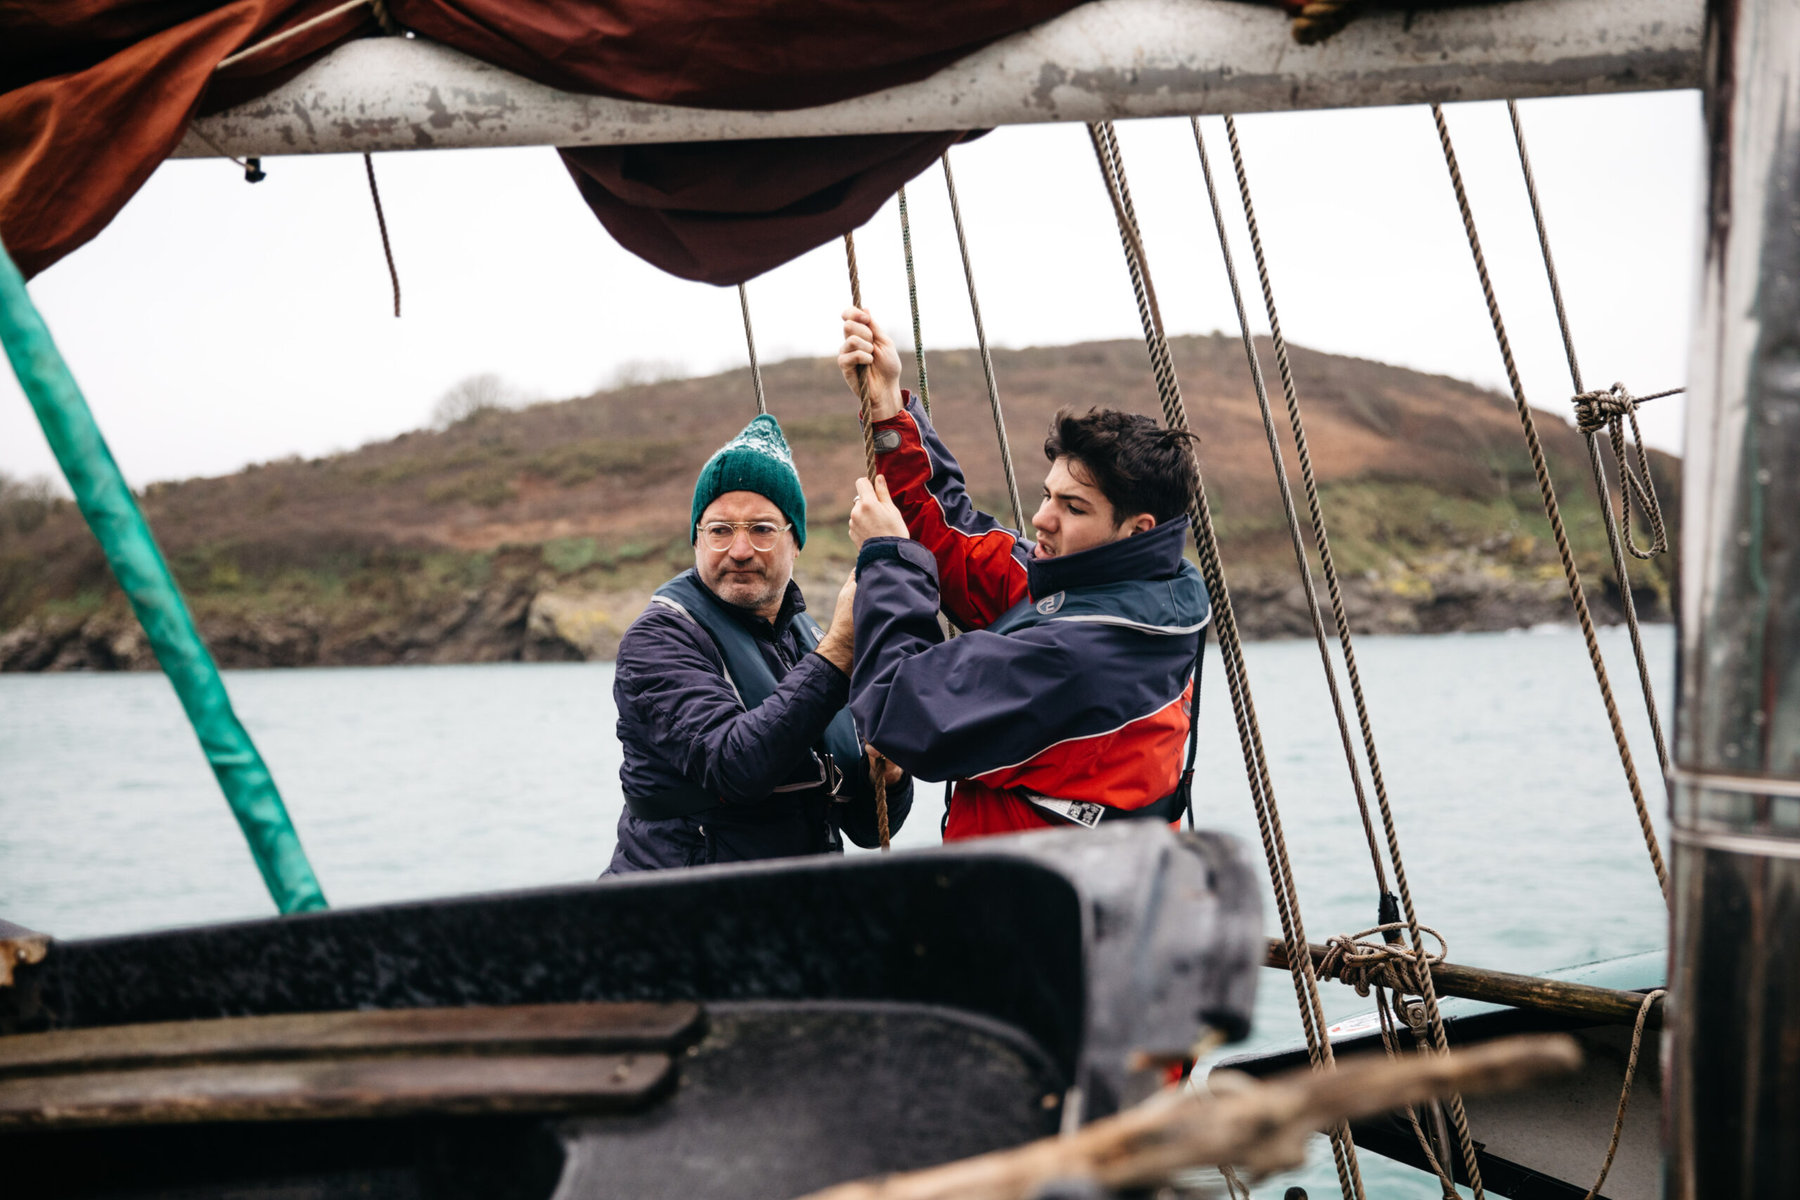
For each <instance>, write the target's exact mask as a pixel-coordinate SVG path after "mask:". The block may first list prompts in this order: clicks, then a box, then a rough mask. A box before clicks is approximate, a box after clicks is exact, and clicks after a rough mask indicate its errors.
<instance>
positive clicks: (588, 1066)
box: [0, 1053, 673, 1131]
mask: <svg viewBox="0 0 1800 1200" xmlns="http://www.w3.org/2000/svg"><path fill="white" fill-rule="evenodd" d="M672 1075H673V1064H672V1063H671V1060H670V1058H669V1056H668V1055H666V1054H660V1053H650V1054H642V1053H638V1054H576V1055H564V1056H557V1057H525V1056H514V1055H454V1056H449V1057H442V1058H350V1059H319V1060H309V1061H302V1062H251V1063H229V1064H212V1065H206V1066H185V1067H151V1068H146V1069H143V1070H135V1071H84V1072H79V1073H75V1074H69V1075H45V1076H27V1077H24V1078H18V1079H5V1080H0V1131H6V1130H15V1129H25V1128H32V1129H43V1128H73V1127H79V1126H86V1125H166V1124H175V1123H186V1122H196V1121H280V1120H326V1119H343V1118H369V1117H401V1116H416V1115H422V1114H459V1115H466V1114H476V1113H508V1112H595V1111H601V1112H604V1111H620V1110H629V1109H634V1108H638V1107H641V1106H642V1105H643V1104H645V1103H646V1102H648V1101H650V1100H651V1099H653V1098H654V1097H655V1096H656V1095H657V1093H658V1092H659V1091H660V1090H661V1089H662V1088H663V1087H664V1086H665V1085H666V1084H667V1083H668V1082H669V1081H670V1080H671V1078H672Z"/></svg>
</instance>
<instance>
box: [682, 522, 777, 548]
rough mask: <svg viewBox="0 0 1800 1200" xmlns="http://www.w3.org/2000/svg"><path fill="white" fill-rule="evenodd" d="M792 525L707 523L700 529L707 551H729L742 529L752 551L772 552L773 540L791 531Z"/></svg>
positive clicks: (772, 523)
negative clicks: (746, 535)
mask: <svg viewBox="0 0 1800 1200" xmlns="http://www.w3.org/2000/svg"><path fill="white" fill-rule="evenodd" d="M793 527H794V526H793V525H792V523H789V524H787V525H777V524H775V523H774V522H772V521H709V522H708V523H706V524H705V525H702V526H701V527H700V533H701V536H703V537H704V538H705V539H706V546H707V549H709V550H729V549H731V543H733V542H735V541H736V540H737V531H738V530H740V529H742V530H743V531H744V532H746V533H748V534H749V535H750V548H751V549H752V550H773V549H774V548H775V539H776V538H778V537H780V536H781V535H782V534H784V533H786V532H787V531H788V530H790V529H792V528H793Z"/></svg>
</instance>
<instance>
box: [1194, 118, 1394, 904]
mask: <svg viewBox="0 0 1800 1200" xmlns="http://www.w3.org/2000/svg"><path fill="white" fill-rule="evenodd" d="M1189 120H1190V121H1191V122H1192V124H1193V127H1194V145H1195V146H1196V147H1197V148H1198V149H1199V151H1200V174H1201V177H1202V178H1203V179H1204V180H1205V181H1206V198H1207V200H1208V202H1209V203H1210V204H1211V206H1212V214H1213V225H1214V227H1215V228H1216V229H1217V230H1218V234H1219V253H1220V255H1221V256H1222V257H1223V258H1224V260H1225V279H1226V282H1227V283H1228V284H1230V286H1231V303H1232V305H1233V306H1234V307H1235V308H1236V309H1237V319H1238V335H1239V337H1240V338H1242V340H1243V343H1244V357H1245V358H1247V359H1248V360H1249V363H1250V382H1251V383H1252V384H1253V385H1254V386H1255V389H1256V404H1257V407H1258V408H1259V409H1260V410H1261V411H1262V421H1263V433H1264V435H1265V436H1266V437H1267V438H1268V442H1269V457H1270V460H1271V461H1272V462H1273V464H1274V468H1275V484H1276V488H1277V490H1278V491H1279V492H1280V494H1281V506H1282V509H1283V510H1284V511H1285V513H1286V514H1287V525H1288V536H1289V537H1290V539H1291V540H1292V541H1293V544H1294V562H1295V564H1296V565H1297V566H1298V568H1299V571H1300V584H1301V587H1302V589H1303V591H1304V592H1305V595H1306V608H1307V612H1308V614H1309V615H1310V616H1311V618H1312V627H1313V637H1314V639H1315V640H1316V641H1317V642H1318V645H1319V660H1320V662H1321V663H1322V664H1323V665H1324V668H1325V686H1326V689H1327V690H1328V691H1329V692H1330V693H1331V707H1332V710H1333V711H1334V712H1335V713H1336V714H1337V726H1338V738H1339V740H1340V741H1341V742H1342V743H1343V746H1344V761H1345V763H1346V764H1347V765H1348V766H1349V768H1350V785H1351V787H1352V789H1353V790H1354V791H1355V793H1356V808H1357V811H1358V812H1359V813H1361V814H1362V826H1363V835H1364V836H1365V837H1366V838H1367V839H1368V843H1369V861H1370V863H1371V865H1373V866H1374V868H1375V884H1376V887H1377V888H1379V889H1380V891H1381V892H1382V893H1383V894H1386V892H1387V890H1388V882H1387V870H1386V868H1385V867H1384V866H1383V865H1382V862H1381V848H1380V846H1379V845H1378V844H1377V843H1376V840H1375V823H1374V821H1373V819H1372V818H1371V817H1370V816H1369V800H1368V797H1367V796H1366V795H1365V794H1364V793H1363V783H1362V769H1361V768H1360V767H1359V766H1358V765H1357V761H1356V748H1355V745H1354V743H1353V742H1352V739H1351V736H1350V721H1349V718H1348V717H1346V716H1345V715H1344V700H1343V697H1342V696H1341V695H1340V694H1339V692H1338V682H1337V669H1336V667H1335V665H1334V664H1333V663H1332V661H1331V652H1330V649H1329V648H1328V647H1327V644H1326V640H1325V618H1324V614H1323V613H1321V612H1320V610H1319V593H1318V590H1317V589H1316V588H1315V587H1314V586H1313V578H1312V567H1311V565H1310V564H1309V563H1308V561H1307V558H1306V548H1305V546H1304V544H1303V542H1302V539H1301V533H1300V519H1299V517H1298V515H1297V514H1296V512H1295V510H1294V493H1293V489H1292V488H1291V487H1289V485H1288V476H1287V465H1286V462H1285V461H1284V459H1283V457H1282V452H1281V439H1280V437H1279V436H1278V435H1277V434H1276V432H1275V418H1274V414H1273V413H1272V412H1271V410H1270V407H1269V391H1268V387H1267V386H1266V384H1265V382H1264V380H1263V371H1262V363H1261V361H1260V360H1259V359H1258V358H1257V354H1256V343H1255V342H1254V341H1253V340H1252V338H1251V336H1250V318H1249V317H1248V316H1247V315H1246V313H1245V311H1244V295H1243V291H1242V289H1241V288H1240V287H1239V286H1238V275H1237V265H1236V263H1235V262H1234V261H1233V259H1232V255H1231V240H1230V238H1229V237H1227V236H1226V233H1225V211H1224V209H1223V208H1221V207H1220V205H1219V193H1218V190H1217V188H1215V187H1214V185H1213V173H1212V162H1211V160H1210V159H1209V157H1208V156H1207V153H1206V140H1205V139H1204V138H1203V137H1201V134H1200V118H1199V117H1191V118H1189ZM1227 128H1228V129H1229V128H1230V127H1229V126H1228V127H1227ZM1232 158H1233V161H1234V162H1236V161H1238V157H1237V154H1236V143H1235V140H1234V142H1233V156H1232ZM1238 186H1239V191H1240V193H1241V194H1242V196H1243V201H1244V212H1245V215H1246V217H1247V218H1248V220H1249V222H1250V230H1251V233H1250V238H1251V245H1252V246H1253V247H1254V248H1255V249H1256V251H1257V254H1256V266H1257V274H1258V276H1259V277H1260V278H1261V279H1262V281H1263V303H1264V305H1265V307H1267V309H1268V311H1269V326H1270V328H1271V329H1272V330H1274V339H1275V352H1276V357H1277V361H1279V362H1280V363H1281V366H1282V371H1281V380H1282V387H1283V389H1284V390H1285V391H1286V393H1287V397H1288V415H1289V419H1290V421H1291V422H1292V423H1293V426H1294V429H1295V433H1296V442H1297V444H1298V446H1299V447H1300V471H1301V476H1302V478H1303V479H1304V480H1305V482H1306V485H1307V486H1306V499H1307V504H1308V506H1309V507H1310V509H1311V511H1312V527H1313V537H1314V539H1315V540H1316V541H1317V542H1318V544H1319V546H1320V554H1321V556H1322V558H1323V559H1324V560H1325V561H1329V555H1330V553H1331V550H1330V543H1329V542H1328V541H1326V540H1325V536H1324V534H1325V529H1324V518H1323V516H1322V514H1321V512H1320V509H1319V502H1318V488H1317V487H1316V486H1314V484H1313V477H1312V460H1311V458H1310V457H1309V456H1308V454H1307V450H1306V435H1305V433H1304V432H1301V430H1300V410H1299V407H1298V401H1297V400H1296V398H1295V395H1294V388H1293V379H1292V375H1291V373H1290V372H1289V371H1288V370H1287V344H1286V342H1285V341H1283V340H1282V337H1281V320H1280V318H1279V317H1278V316H1276V314H1275V297H1274V293H1273V292H1272V291H1271V290H1270V286H1269V282H1268V278H1269V275H1268V269H1267V267H1266V266H1265V264H1264V263H1263V256H1262V239H1261V236H1260V235H1259V234H1258V233H1257V231H1256V218H1255V215H1254V213H1255V209H1254V208H1252V207H1251V205H1250V192H1249V185H1248V183H1247V182H1246V180H1245V176H1244V174H1243V172H1242V170H1241V169H1240V171H1239V173H1238ZM1326 578H1327V580H1332V579H1334V578H1335V572H1334V571H1329V569H1328V574H1327V576H1326ZM1333 600H1334V603H1333V605H1332V612H1333V615H1334V617H1335V619H1336V621H1337V628H1338V637H1339V638H1340V639H1342V638H1343V637H1344V636H1345V632H1346V629H1347V623H1346V621H1345V618H1344V612H1343V606H1342V604H1341V602H1338V601H1337V598H1336V589H1335V588H1334V589H1333ZM1371 742H1372V739H1371V738H1370V737H1369V736H1368V734H1367V728H1366V726H1365V735H1364V745H1365V746H1368V745H1370V744H1371Z"/></svg>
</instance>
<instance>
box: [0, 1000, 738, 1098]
mask: <svg viewBox="0 0 1800 1200" xmlns="http://www.w3.org/2000/svg"><path fill="white" fill-rule="evenodd" d="M701 1023H702V1020H701V1009H700V1006H699V1005H697V1004H692V1003H687V1002H677V1003H672V1004H638V1003H618V1004H524V1005H513V1006H507V1007H480V1008H408V1009H384V1010H378V1011H368V1012H323V1013H294V1014H288V1015H281V1016H268V1017H228V1018H223V1019H220V1020H212V1021H173V1022H167V1023H160V1024H149V1025H112V1026H106V1027H104V1028H100V1029H79V1030H67V1031H59V1032H52V1033H32V1034H18V1035H15V1036H12V1037H0V1081H3V1080H6V1079H9V1078H17V1077H21V1076H26V1075H44V1074H51V1073H69V1072H76V1071H101V1070H117V1069H125V1068H136V1067H175V1066H187V1065H200V1064H207V1063H230V1062H241V1061H247V1060H252V1059H254V1060H259V1061H280V1060H292V1059H305V1058H336V1059H342V1058H350V1057H372V1056H389V1057H392V1056H407V1055H410V1056H422V1055H433V1054H436V1055H442V1054H461V1055H478V1054H494V1055H521V1054H595V1053H600V1052H603V1051H623V1050H659V1049H661V1050H667V1049H673V1048H676V1047H679V1046H683V1045H686V1044H688V1043H689V1042H691V1041H694V1040H696V1039H697V1038H698V1037H699V1034H700V1030H701Z"/></svg>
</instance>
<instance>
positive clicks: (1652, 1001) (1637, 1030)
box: [1582, 988, 1669, 1200]
mask: <svg viewBox="0 0 1800 1200" xmlns="http://www.w3.org/2000/svg"><path fill="white" fill-rule="evenodd" d="M1668 994H1669V993H1668V990H1667V989H1666V988H1657V989H1655V990H1654V991H1650V992H1646V993H1644V1002H1643V1003H1642V1004H1641V1005H1639V1006H1638V1014H1637V1023H1636V1024H1635V1025H1634V1026H1633V1027H1632V1030H1631V1057H1630V1058H1629V1059H1627V1060H1626V1063H1625V1086H1624V1087H1623V1088H1621V1089H1620V1090H1619V1112H1618V1115H1617V1116H1615V1117H1614V1118H1613V1130H1612V1140H1611V1141H1610V1142H1608V1143H1607V1146H1606V1161H1604V1162H1602V1163H1601V1164H1600V1178H1598V1179H1596V1180H1594V1186H1593V1187H1591V1188H1589V1189H1588V1193H1587V1195H1586V1196H1583V1197H1582V1200H1594V1198H1595V1197H1596V1196H1598V1195H1599V1194H1600V1189H1601V1187H1602V1186H1604V1185H1605V1183H1606V1176H1607V1173H1608V1172H1609V1171H1611V1170H1612V1165H1613V1156H1614V1155H1616V1154H1618V1152H1619V1136H1620V1135H1621V1134H1623V1133H1624V1132H1625V1107H1626V1105H1628V1104H1630V1103H1631V1085H1632V1082H1633V1081H1634V1080H1635V1079H1636V1078H1637V1066H1638V1051H1639V1050H1641V1049H1642V1048H1643V1045H1644V1023H1645V1022H1646V1021H1647V1020H1649V1018H1650V1010H1651V1009H1653V1008H1655V1007H1656V1002H1657V1001H1658V1000H1661V999H1662V998H1663V997H1665V996H1667V995H1668Z"/></svg>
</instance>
